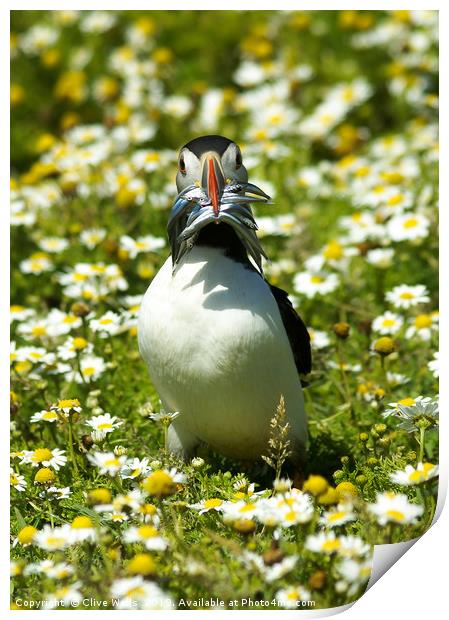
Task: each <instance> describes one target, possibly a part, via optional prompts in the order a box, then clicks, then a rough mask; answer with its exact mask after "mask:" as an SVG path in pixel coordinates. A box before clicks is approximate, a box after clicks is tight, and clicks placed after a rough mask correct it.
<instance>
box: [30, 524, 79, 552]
mask: <svg viewBox="0 0 449 620" xmlns="http://www.w3.org/2000/svg"><path fill="white" fill-rule="evenodd" d="M70 535H71V528H70V525H69V524H68V523H65V524H64V525H61V526H60V527H55V528H52V527H50V526H49V525H44V527H43V528H42V530H39V531H38V532H37V533H36V534H35V536H34V539H33V543H34V544H35V545H36V546H37V547H40V549H43V550H44V551H58V550H62V549H65V548H66V547H68V546H69V545H70V544H71V542H70V540H71V538H70Z"/></svg>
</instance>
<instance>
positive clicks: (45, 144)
mask: <svg viewBox="0 0 449 620" xmlns="http://www.w3.org/2000/svg"><path fill="white" fill-rule="evenodd" d="M55 142H56V138H55V137H54V136H53V135H52V134H51V133H41V135H40V136H39V137H38V139H37V140H36V143H35V145H34V148H35V149H36V151H37V153H44V152H45V151H48V150H49V149H51V147H52V146H53V145H54V144H55Z"/></svg>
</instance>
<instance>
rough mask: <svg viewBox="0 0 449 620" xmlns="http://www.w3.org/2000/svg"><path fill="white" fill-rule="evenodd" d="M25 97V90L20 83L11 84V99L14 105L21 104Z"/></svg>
mask: <svg viewBox="0 0 449 620" xmlns="http://www.w3.org/2000/svg"><path fill="white" fill-rule="evenodd" d="M24 99H25V91H24V89H23V87H22V86H20V84H11V88H10V91H9V100H10V102H11V105H12V106H16V105H19V104H20V103H22V101H23V100H24Z"/></svg>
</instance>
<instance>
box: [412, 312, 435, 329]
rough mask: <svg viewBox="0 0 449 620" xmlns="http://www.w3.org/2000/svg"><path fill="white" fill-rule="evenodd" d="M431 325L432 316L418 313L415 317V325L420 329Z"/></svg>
mask: <svg viewBox="0 0 449 620" xmlns="http://www.w3.org/2000/svg"><path fill="white" fill-rule="evenodd" d="M431 325H432V317H431V316H429V315H428V314H419V315H418V316H417V317H416V319H415V327H417V328H418V329H422V328H424V327H430V326H431Z"/></svg>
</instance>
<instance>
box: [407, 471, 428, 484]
mask: <svg viewBox="0 0 449 620" xmlns="http://www.w3.org/2000/svg"><path fill="white" fill-rule="evenodd" d="M408 479H409V480H410V482H421V481H422V480H425V479H426V474H425V473H424V472H423V471H419V470H418V469H417V470H415V471H413V472H412V473H411V474H410V476H409V477H408Z"/></svg>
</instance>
